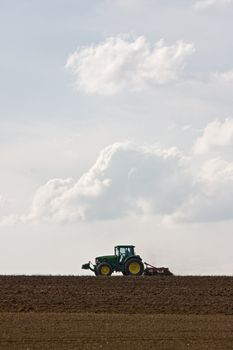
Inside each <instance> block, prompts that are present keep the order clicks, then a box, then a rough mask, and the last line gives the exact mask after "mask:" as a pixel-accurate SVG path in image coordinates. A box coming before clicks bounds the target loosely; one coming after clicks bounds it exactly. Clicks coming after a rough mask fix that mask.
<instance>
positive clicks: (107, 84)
mask: <svg viewBox="0 0 233 350" xmlns="http://www.w3.org/2000/svg"><path fill="white" fill-rule="evenodd" d="M193 52H194V45H192V44H189V43H184V42H182V41H178V42H176V43H175V44H174V45H171V46H167V45H165V42H164V41H163V40H160V41H159V42H157V43H156V44H153V45H152V44H150V43H149V42H148V40H147V39H146V38H145V37H144V36H140V37H138V38H136V39H135V40H129V39H127V38H126V37H124V36H117V37H111V38H108V39H107V40H106V41H104V42H103V43H100V44H97V45H91V46H85V47H79V48H78V49H77V50H76V51H75V52H74V53H73V54H71V55H70V56H69V58H68V60H67V63H66V68H67V69H69V70H70V71H71V72H72V73H73V74H74V76H75V79H76V84H77V87H78V89H79V90H81V91H84V92H85V93H88V94H99V95H113V94H115V93H117V92H119V91H121V90H124V89H127V90H131V91H135V90H143V89H145V88H147V87H149V86H150V87H151V86H156V85H163V84H167V83H170V82H175V81H177V80H178V79H179V78H180V76H181V73H182V71H183V68H184V64H185V61H186V59H187V57H188V56H190V55H191V54H192V53H193Z"/></svg>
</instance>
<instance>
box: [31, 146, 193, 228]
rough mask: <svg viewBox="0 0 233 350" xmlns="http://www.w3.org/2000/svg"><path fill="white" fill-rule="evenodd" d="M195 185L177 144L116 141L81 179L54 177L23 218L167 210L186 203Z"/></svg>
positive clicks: (114, 215) (68, 218)
mask: <svg viewBox="0 0 233 350" xmlns="http://www.w3.org/2000/svg"><path fill="white" fill-rule="evenodd" d="M191 187H192V179H191V178H190V175H189V167H188V161H187V159H186V158H185V157H183V156H182V155H181V154H180V153H179V152H178V151H177V150H176V149H175V148H172V149H165V150H164V149H159V148H156V147H152V146H147V147H140V146H137V145H135V144H132V143H129V142H123V143H115V144H112V145H110V146H108V147H106V148H105V149H104V150H103V151H102V152H101V153H100V155H99V157H98V159H97V161H96V163H95V164H94V165H93V167H92V168H91V169H90V170H89V171H88V172H87V173H85V174H84V175H83V176H82V177H81V178H80V179H78V181H74V180H72V179H68V180H62V179H54V180H50V181H49V182H48V183H46V184H45V185H43V186H42V187H41V188H39V190H38V191H37V193H36V195H35V198H34V201H33V205H32V209H31V212H30V214H29V215H28V216H27V217H25V220H41V219H42V220H48V221H50V220H52V221H58V222H63V221H64V222H65V221H75V220H97V219H114V218H119V217H123V216H127V215H130V214H138V215H144V214H155V215H164V214H167V215H169V214H171V213H173V212H174V211H175V210H176V208H177V207H179V206H180V205H181V204H182V202H183V200H184V199H185V198H186V196H187V192H188V191H190V188H191Z"/></svg>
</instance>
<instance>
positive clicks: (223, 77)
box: [212, 69, 233, 83]
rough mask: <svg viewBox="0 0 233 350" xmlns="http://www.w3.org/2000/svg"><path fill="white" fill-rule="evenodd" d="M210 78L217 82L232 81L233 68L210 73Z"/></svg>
mask: <svg viewBox="0 0 233 350" xmlns="http://www.w3.org/2000/svg"><path fill="white" fill-rule="evenodd" d="M212 79H213V80H216V81H217V82H226V83H230V82H233V69H231V70H228V71H225V72H221V73H220V72H216V73H213V74H212Z"/></svg>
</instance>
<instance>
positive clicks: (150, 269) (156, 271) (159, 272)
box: [144, 262, 173, 276]
mask: <svg viewBox="0 0 233 350" xmlns="http://www.w3.org/2000/svg"><path fill="white" fill-rule="evenodd" d="M144 264H145V265H146V268H145V270H144V275H145V276H173V273H172V272H171V271H170V270H169V268H168V267H155V266H152V265H150V264H148V263H146V262H145V263H144Z"/></svg>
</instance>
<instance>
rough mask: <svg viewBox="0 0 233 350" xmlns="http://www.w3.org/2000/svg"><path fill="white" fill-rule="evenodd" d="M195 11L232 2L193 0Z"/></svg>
mask: <svg viewBox="0 0 233 350" xmlns="http://www.w3.org/2000/svg"><path fill="white" fill-rule="evenodd" d="M195 1H196V3H195V7H196V8H197V9H206V8H208V7H211V6H215V5H217V6H222V5H227V4H230V3H232V0H195Z"/></svg>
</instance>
